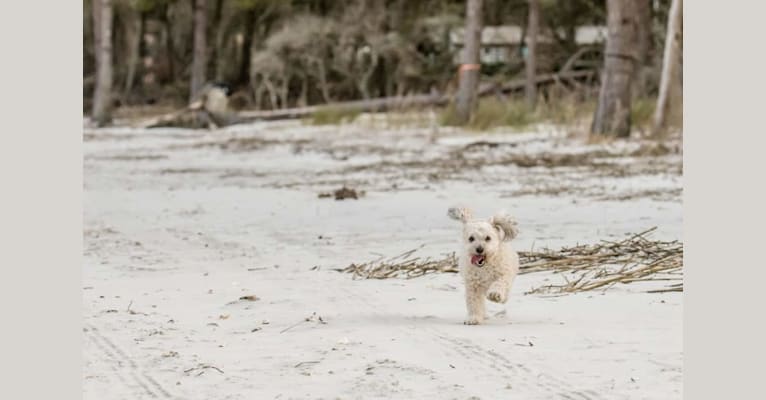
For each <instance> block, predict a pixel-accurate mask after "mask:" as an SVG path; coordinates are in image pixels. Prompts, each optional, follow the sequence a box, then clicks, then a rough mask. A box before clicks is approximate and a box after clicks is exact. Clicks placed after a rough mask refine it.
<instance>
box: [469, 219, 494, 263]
mask: <svg viewBox="0 0 766 400" xmlns="http://www.w3.org/2000/svg"><path fill="white" fill-rule="evenodd" d="M500 241H501V239H500V233H499V231H498V229H497V228H496V227H495V226H493V225H492V224H490V223H489V222H488V221H471V222H468V223H466V224H465V225H464V226H463V245H464V246H465V252H466V254H468V257H470V259H471V264H473V265H475V266H477V267H483V266H484V263H485V262H486V259H487V257H492V256H493V255H494V254H495V253H497V250H498V248H499V247H500Z"/></svg>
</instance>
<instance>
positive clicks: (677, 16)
mask: <svg viewBox="0 0 766 400" xmlns="http://www.w3.org/2000/svg"><path fill="white" fill-rule="evenodd" d="M682 18H683V4H682V0H673V3H672V4H671V5H670V12H669V13H668V29H667V33H666V34H665V53H664V55H663V58H662V76H661V77H660V94H659V96H658V97H657V108H656V109H655V110H654V121H653V123H652V134H653V135H655V136H656V135H657V134H659V133H660V131H661V130H662V129H663V128H665V122H666V119H667V113H668V110H669V109H670V101H669V100H670V89H671V86H672V83H673V77H674V76H675V75H677V72H676V68H678V66H679V64H680V62H679V61H680V57H679V56H680V54H679V53H680V51H679V50H680V47H681V45H682V44H681V40H682V38H681V23H682Z"/></svg>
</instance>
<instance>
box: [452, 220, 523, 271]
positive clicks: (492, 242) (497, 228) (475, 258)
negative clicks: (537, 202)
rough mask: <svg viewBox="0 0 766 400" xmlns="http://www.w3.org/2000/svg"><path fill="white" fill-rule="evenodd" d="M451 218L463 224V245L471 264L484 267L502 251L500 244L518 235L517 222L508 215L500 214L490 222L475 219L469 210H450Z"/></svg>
mask: <svg viewBox="0 0 766 400" xmlns="http://www.w3.org/2000/svg"><path fill="white" fill-rule="evenodd" d="M447 215H449V217H450V218H452V219H455V220H458V221H461V222H462V223H463V244H464V246H465V251H466V254H467V255H468V257H470V261H471V264H473V265H475V266H477V267H483V266H484V263H485V262H486V260H487V258H491V257H492V256H493V255H494V254H495V253H497V252H498V250H499V249H500V242H502V241H503V240H506V241H507V240H511V239H513V238H515V237H516V235H518V233H519V231H518V229H517V228H516V221H515V220H514V219H513V218H512V217H511V216H510V215H508V214H505V213H498V214H496V215H495V216H493V217H492V218H490V219H489V220H488V221H483V220H477V219H473V213H472V212H471V210H469V209H467V208H456V207H453V208H450V209H449V210H448V211H447Z"/></svg>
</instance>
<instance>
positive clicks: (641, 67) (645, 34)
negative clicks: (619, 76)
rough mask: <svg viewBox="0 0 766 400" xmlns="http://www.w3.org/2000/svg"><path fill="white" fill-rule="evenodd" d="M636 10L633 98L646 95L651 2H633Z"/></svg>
mask: <svg viewBox="0 0 766 400" xmlns="http://www.w3.org/2000/svg"><path fill="white" fill-rule="evenodd" d="M634 1H635V2H636V3H637V4H636V7H637V8H638V14H637V17H638V38H637V43H636V61H637V63H636V69H635V72H634V74H635V77H634V79H633V96H634V97H640V96H644V95H646V89H647V79H648V76H649V73H650V70H651V58H650V57H649V55H650V52H651V49H652V2H651V0H634Z"/></svg>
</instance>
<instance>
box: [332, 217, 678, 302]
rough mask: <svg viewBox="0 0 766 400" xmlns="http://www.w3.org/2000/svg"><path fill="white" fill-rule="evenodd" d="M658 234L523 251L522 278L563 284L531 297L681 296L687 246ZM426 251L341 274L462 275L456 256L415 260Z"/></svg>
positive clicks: (369, 276) (358, 266) (367, 276)
mask: <svg viewBox="0 0 766 400" xmlns="http://www.w3.org/2000/svg"><path fill="white" fill-rule="evenodd" d="M656 229H657V228H656V227H654V228H651V229H648V230H646V231H644V232H641V233H638V234H634V235H630V236H629V237H628V238H627V239H624V240H621V241H617V242H614V241H608V240H602V241H601V242H600V243H596V244H586V245H577V246H574V247H563V248H561V249H559V250H550V249H543V250H538V251H521V252H519V257H520V261H521V270H520V273H522V274H526V273H532V272H546V271H547V272H554V273H557V274H560V275H561V276H563V278H564V282H562V283H560V284H550V285H545V286H541V287H538V288H534V289H532V290H530V291H529V292H527V293H573V292H583V291H589V290H595V289H607V288H609V287H611V286H613V285H616V284H618V283H622V284H629V283H633V282H642V281H667V282H668V285H667V286H666V287H664V288H661V289H654V290H650V291H649V292H653V293H657V292H668V291H678V292H680V291H683V244H682V243H681V242H679V241H669V242H666V241H658V240H650V239H648V238H647V236H649V234H651V233H652V232H653V231H655V230H656ZM422 247H423V246H420V247H418V248H415V249H412V250H409V251H407V252H404V253H402V254H399V255H397V256H394V257H391V258H386V259H383V258H379V259H377V260H374V261H370V262H366V263H362V264H351V265H349V266H348V267H346V268H342V269H339V270H338V271H341V272H346V273H351V274H353V275H354V279H358V278H361V279H388V278H405V279H410V278H415V277H419V276H423V275H426V274H431V273H441V272H448V273H455V272H458V269H457V257H456V256H455V253H450V254H447V255H445V256H444V257H443V258H441V259H432V258H421V257H416V256H413V254H414V253H415V252H416V251H417V250H419V249H421V248H422Z"/></svg>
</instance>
